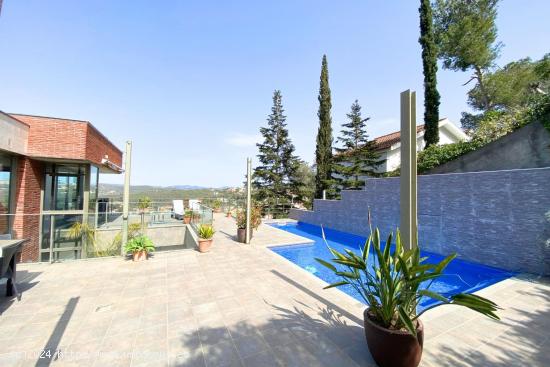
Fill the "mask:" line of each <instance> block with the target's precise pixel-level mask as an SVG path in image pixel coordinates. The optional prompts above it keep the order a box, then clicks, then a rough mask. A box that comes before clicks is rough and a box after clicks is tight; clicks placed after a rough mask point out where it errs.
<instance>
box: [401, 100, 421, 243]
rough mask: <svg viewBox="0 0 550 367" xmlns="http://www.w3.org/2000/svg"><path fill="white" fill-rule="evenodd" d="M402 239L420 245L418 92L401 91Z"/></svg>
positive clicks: (404, 241)
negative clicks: (417, 188) (418, 234)
mask: <svg viewBox="0 0 550 367" xmlns="http://www.w3.org/2000/svg"><path fill="white" fill-rule="evenodd" d="M400 191H401V192H400V202H401V205H400V207H401V225H400V227H401V239H402V240H403V244H404V247H405V248H406V249H412V248H415V247H416V246H418V243H417V241H418V239H417V213H416V210H417V204H416V195H417V191H416V92H414V91H411V90H406V91H404V92H402V93H401V177H400Z"/></svg>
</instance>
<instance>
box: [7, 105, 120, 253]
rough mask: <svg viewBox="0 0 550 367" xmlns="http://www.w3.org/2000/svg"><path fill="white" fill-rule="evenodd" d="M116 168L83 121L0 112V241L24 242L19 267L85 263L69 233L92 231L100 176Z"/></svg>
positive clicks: (112, 149)
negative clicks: (77, 227) (84, 227)
mask: <svg viewBox="0 0 550 367" xmlns="http://www.w3.org/2000/svg"><path fill="white" fill-rule="evenodd" d="M121 165H122V151H121V150H120V149H118V148H117V147H116V146H115V145H114V144H113V143H111V142H110V141H109V140H108V139H107V138H106V137H105V136H104V135H103V134H102V133H101V132H99V130H97V129H96V128H95V127H94V126H93V125H92V124H91V123H90V122H88V121H81V120H71V119H63V118H54V117H44V116H31V115H23V114H7V113H4V112H1V111H0V238H20V239H27V242H26V243H25V244H24V245H23V251H22V254H21V258H20V261H22V262H36V261H56V260H62V259H79V258H83V257H85V256H86V251H85V249H83V247H82V243H81V241H80V242H79V241H75V240H74V239H71V238H68V229H69V228H70V227H71V226H72V225H74V224H75V223H77V222H80V223H87V224H89V225H90V226H92V227H95V226H96V223H97V199H98V197H97V195H98V190H97V189H98V180H99V174H117V173H120V172H121V171H122V169H121V168H120V167H121Z"/></svg>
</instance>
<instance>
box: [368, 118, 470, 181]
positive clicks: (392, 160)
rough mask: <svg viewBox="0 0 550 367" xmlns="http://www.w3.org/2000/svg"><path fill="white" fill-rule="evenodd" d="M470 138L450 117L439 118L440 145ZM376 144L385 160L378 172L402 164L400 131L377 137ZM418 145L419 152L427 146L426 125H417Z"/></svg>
mask: <svg viewBox="0 0 550 367" xmlns="http://www.w3.org/2000/svg"><path fill="white" fill-rule="evenodd" d="M469 139H470V138H469V137H468V135H466V134H465V133H464V131H462V129H460V128H459V127H457V126H456V125H455V124H453V123H452V122H451V121H450V120H449V119H447V118H444V119H441V120H439V145H445V144H452V143H458V142H460V141H467V140H469ZM374 145H375V149H376V151H377V152H378V153H379V154H380V159H382V160H384V162H383V163H382V164H380V165H379V166H378V167H377V169H376V171H377V172H378V173H385V172H391V171H393V170H395V169H397V168H399V167H400V166H401V133H400V132H399V131H396V132H393V133H391V134H387V135H383V136H380V137H377V138H375V139H374ZM416 146H417V151H419V152H420V151H422V150H424V148H425V146H426V143H425V142H424V125H419V126H417V127H416Z"/></svg>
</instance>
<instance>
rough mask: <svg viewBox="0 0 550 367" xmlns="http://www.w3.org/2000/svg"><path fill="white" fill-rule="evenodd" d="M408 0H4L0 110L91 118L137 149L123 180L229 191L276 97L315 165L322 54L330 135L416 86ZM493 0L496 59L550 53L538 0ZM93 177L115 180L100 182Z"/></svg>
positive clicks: (391, 125) (445, 76) (547, 10)
mask: <svg viewBox="0 0 550 367" xmlns="http://www.w3.org/2000/svg"><path fill="white" fill-rule="evenodd" d="M418 3H419V2H418V1H411V0H406V1H404V0H403V1H375V0H362V1H360V0H358V1H353V0H349V1H319V0H318V1H291V0H280V1H271V2H267V1H175V0H174V1H145V0H133V1H129V0H128V1H110V0H97V1H69V0H66V1H59V0H49V1H43V0H28V1H23V0H4V5H3V9H2V14H1V16H0V49H1V50H2V57H0V110H3V111H5V112H19V113H27V114H37V115H46V116H56V117H66V118H75V119H83V120H89V121H91V122H92V123H93V124H94V125H95V126H96V127H98V128H99V129H100V130H101V131H102V132H103V133H105V135H106V136H108V137H109V138H110V139H111V140H112V141H113V142H114V143H115V144H116V145H118V146H119V147H121V148H122V147H124V142H125V141H126V140H127V139H131V140H133V142H134V155H133V175H132V183H133V184H151V185H176V184H193V185H203V186H215V187H219V186H226V185H240V184H241V183H242V181H243V176H244V173H245V168H246V167H245V165H246V157H247V156H255V155H256V154H257V151H256V147H255V146H254V143H255V142H256V141H257V140H258V130H259V127H260V126H263V125H265V119H266V116H267V114H268V113H269V111H270V106H271V96H272V93H273V90H274V89H280V90H281V91H282V94H283V104H284V106H285V109H286V114H287V116H288V119H287V122H288V128H289V131H290V136H291V138H292V140H293V142H294V144H295V145H296V151H297V154H298V155H300V156H301V157H302V158H303V159H305V160H306V161H308V162H310V163H311V162H312V161H313V157H314V150H315V135H316V131H317V124H318V121H317V115H316V113H317V107H318V102H317V92H318V88H319V73H320V66H321V57H322V55H323V54H324V53H326V54H327V57H328V64H329V75H330V87H331V89H332V99H333V110H332V117H333V122H334V128H335V131H338V130H339V125H340V124H341V123H342V122H344V121H345V114H346V113H347V112H348V110H349V107H350V105H351V103H352V102H353V101H354V100H355V99H356V98H357V99H359V102H360V104H361V105H362V106H363V111H364V114H365V115H366V116H370V117H371V120H370V125H369V126H368V132H369V135H370V136H371V137H375V136H378V135H381V134H384V133H388V132H391V131H395V130H397V129H398V119H399V92H401V91H402V90H405V89H408V88H410V89H414V90H417V92H418V122H419V123H420V122H421V116H422V113H423V109H422V68H421V59H420V46H419V44H418V42H417V39H418V10H417V8H418ZM526 4H527V2H523V1H519V0H504V1H502V4H501V5H500V10H499V16H498V22H497V25H498V29H499V41H501V42H503V43H504V48H503V49H502V55H501V57H500V59H499V60H498V64H499V65H504V64H505V63H507V62H509V61H512V60H515V59H518V58H521V57H526V56H529V57H531V58H534V59H537V58H540V57H541V56H542V55H544V53H546V52H550V49H549V47H548V46H549V43H548V40H549V39H550V27H549V26H548V19H547V15H548V14H550V2H549V1H547V0H530V1H529V2H528V6H526ZM438 78H439V90H440V93H441V95H442V104H441V116H442V117H449V118H450V119H451V120H452V121H454V122H455V123H457V124H458V123H459V118H460V112H461V111H464V110H467V106H466V91H467V90H468V88H469V86H467V87H463V86H462V84H463V83H464V82H466V81H467V80H468V79H469V75H468V74H467V73H456V72H451V71H447V70H440V72H439V74H438ZM102 181H103V182H120V183H121V182H122V177H120V176H119V177H116V176H103V178H102Z"/></svg>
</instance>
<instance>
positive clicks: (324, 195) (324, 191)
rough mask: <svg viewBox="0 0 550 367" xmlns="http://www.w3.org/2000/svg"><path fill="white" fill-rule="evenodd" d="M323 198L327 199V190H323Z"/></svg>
mask: <svg viewBox="0 0 550 367" xmlns="http://www.w3.org/2000/svg"><path fill="white" fill-rule="evenodd" d="M323 200H327V190H323Z"/></svg>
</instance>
